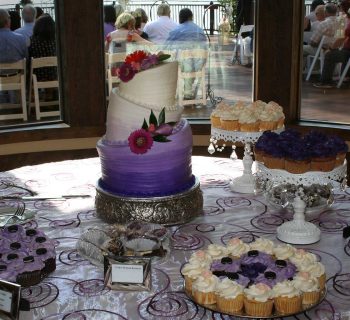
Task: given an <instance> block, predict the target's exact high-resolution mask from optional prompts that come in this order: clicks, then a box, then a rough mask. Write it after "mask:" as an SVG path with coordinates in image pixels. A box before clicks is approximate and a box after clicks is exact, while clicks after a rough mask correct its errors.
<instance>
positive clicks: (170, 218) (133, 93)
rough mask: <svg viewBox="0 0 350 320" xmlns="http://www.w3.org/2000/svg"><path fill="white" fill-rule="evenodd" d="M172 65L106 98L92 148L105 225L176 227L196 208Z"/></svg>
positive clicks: (188, 136)
mask: <svg viewBox="0 0 350 320" xmlns="http://www.w3.org/2000/svg"><path fill="white" fill-rule="evenodd" d="M177 70H178V64H177V62H176V61H175V62H169V63H162V64H158V65H156V66H154V67H152V68H150V69H147V70H143V71H142V72H137V73H136V74H135V76H134V77H133V78H132V80H130V81H128V82H121V83H120V85H119V87H118V88H116V89H113V90H112V92H111V94H110V102H109V106H108V113H107V130H106V134H105V136H104V137H102V139H100V140H99V141H98V143H97V150H98V153H99V156H100V159H101V167H102V177H101V179H100V180H99V182H98V186H97V197H96V208H97V213H98V214H99V215H100V216H101V218H104V219H105V220H108V221H111V222H112V221H117V222H121V223H124V222H128V221H130V220H145V221H149V222H156V223H162V224H176V223H180V222H184V221H186V220H189V219H190V218H191V217H193V216H196V215H198V214H199V212H200V211H201V209H202V195H201V192H200V189H199V184H198V182H197V181H196V179H195V177H194V176H193V175H192V164H191V155H192V132H191V128H190V126H189V124H188V122H187V120H184V119H181V112H182V109H179V108H178V106H177V105H176V100H175V95H176V88H177Z"/></svg>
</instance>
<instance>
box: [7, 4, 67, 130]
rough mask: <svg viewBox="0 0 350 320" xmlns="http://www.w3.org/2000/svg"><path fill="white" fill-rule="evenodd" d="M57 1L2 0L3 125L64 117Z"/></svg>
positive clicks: (19, 124) (23, 123) (21, 124)
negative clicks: (8, 0)
mask: <svg viewBox="0 0 350 320" xmlns="http://www.w3.org/2000/svg"><path fill="white" fill-rule="evenodd" d="M56 35H57V30H56V24H55V7H54V3H53V1H52V2H51V3H50V2H47V3H45V4H41V2H40V4H39V3H38V2H36V1H28V0H24V1H21V4H16V5H2V4H0V127H1V128H5V127H12V126H23V125H28V124H35V123H38V122H40V123H41V122H47V121H57V120H60V119H61V111H60V103H59V89H58V87H59V81H58V73H57V39H56Z"/></svg>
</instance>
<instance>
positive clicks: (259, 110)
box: [250, 100, 266, 115]
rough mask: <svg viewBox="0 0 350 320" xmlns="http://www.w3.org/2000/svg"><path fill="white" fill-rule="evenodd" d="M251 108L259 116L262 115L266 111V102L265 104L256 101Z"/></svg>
mask: <svg viewBox="0 0 350 320" xmlns="http://www.w3.org/2000/svg"><path fill="white" fill-rule="evenodd" d="M250 107H251V108H252V109H253V111H254V112H255V113H256V114H257V115H259V114H260V113H262V112H263V111H264V110H265V107H266V102H264V101H262V100H256V101H254V102H253V103H252V104H251V106H250Z"/></svg>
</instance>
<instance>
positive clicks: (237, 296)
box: [215, 278, 244, 313]
mask: <svg viewBox="0 0 350 320" xmlns="http://www.w3.org/2000/svg"><path fill="white" fill-rule="evenodd" d="M215 294H216V306H217V307H218V309H219V311H222V312H226V313H237V312H240V311H241V310H242V309H243V300H244V295H243V287H242V286H241V285H240V284H238V283H237V282H234V281H232V280H230V279H229V278H224V279H223V280H222V281H219V283H218V284H217V286H216V289H215Z"/></svg>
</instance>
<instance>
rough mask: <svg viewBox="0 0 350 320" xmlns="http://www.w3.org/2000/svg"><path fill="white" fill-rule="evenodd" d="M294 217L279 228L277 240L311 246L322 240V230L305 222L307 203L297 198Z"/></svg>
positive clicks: (294, 203)
mask: <svg viewBox="0 0 350 320" xmlns="http://www.w3.org/2000/svg"><path fill="white" fill-rule="evenodd" d="M293 208H294V217H293V220H292V221H288V222H285V223H283V224H282V225H281V226H279V227H278V228H277V238H278V239H280V240H281V241H284V242H287V243H291V244H311V243H315V242H317V241H319V240H320V238H321V230H320V229H319V228H317V227H316V226H315V225H314V224H313V223H311V222H307V221H305V215H304V213H305V208H306V203H305V202H304V201H303V200H302V199H301V198H300V196H297V197H296V198H295V199H294V201H293Z"/></svg>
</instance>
